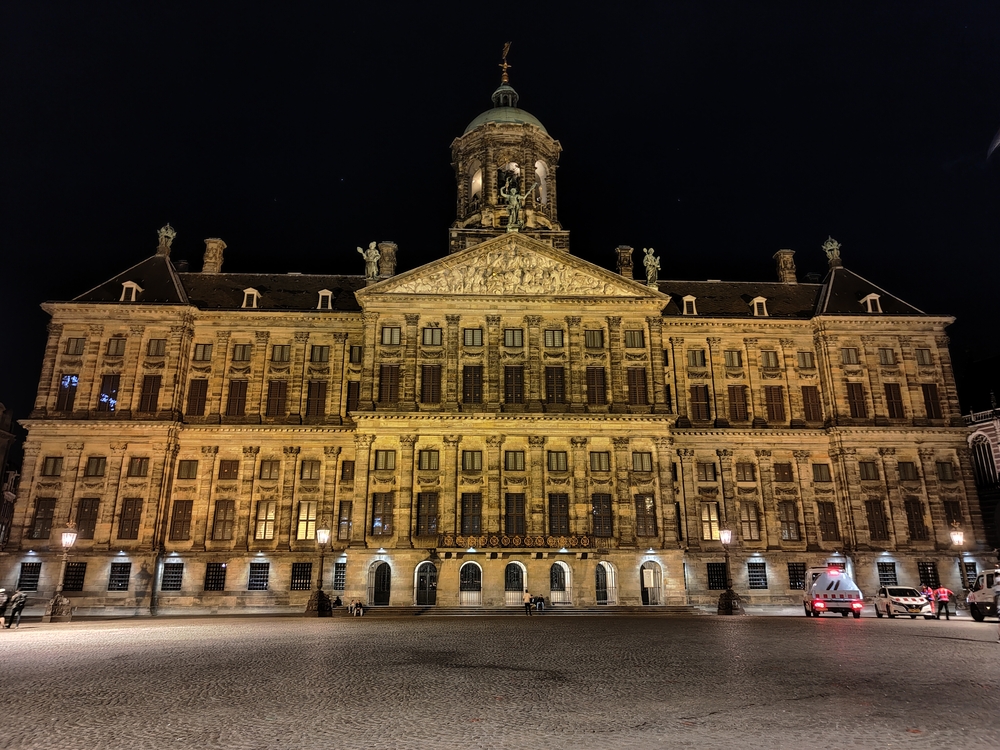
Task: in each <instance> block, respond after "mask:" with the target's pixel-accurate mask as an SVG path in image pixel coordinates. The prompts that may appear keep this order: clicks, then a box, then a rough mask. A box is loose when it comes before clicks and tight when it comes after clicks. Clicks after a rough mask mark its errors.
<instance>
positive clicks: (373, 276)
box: [358, 242, 382, 281]
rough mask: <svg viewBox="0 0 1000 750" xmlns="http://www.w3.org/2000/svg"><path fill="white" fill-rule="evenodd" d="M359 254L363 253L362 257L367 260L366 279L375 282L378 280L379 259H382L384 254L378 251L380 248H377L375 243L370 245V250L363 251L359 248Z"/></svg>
mask: <svg viewBox="0 0 1000 750" xmlns="http://www.w3.org/2000/svg"><path fill="white" fill-rule="evenodd" d="M358 252H359V253H361V257H362V258H364V259H365V279H367V280H368V281H375V280H377V279H378V259H379V258H381V257H382V254H381V253H380V252H379V251H378V247H376V246H375V243H374V242H370V243H368V249H367V250H362V249H361V248H360V247H359V248H358Z"/></svg>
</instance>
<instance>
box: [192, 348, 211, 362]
mask: <svg viewBox="0 0 1000 750" xmlns="http://www.w3.org/2000/svg"><path fill="white" fill-rule="evenodd" d="M210 359H212V345H211V344H195V345H194V361H195V362H208V361H209V360H210Z"/></svg>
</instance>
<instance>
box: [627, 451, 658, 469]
mask: <svg viewBox="0 0 1000 750" xmlns="http://www.w3.org/2000/svg"><path fill="white" fill-rule="evenodd" d="M652 470H653V454H652V453H650V452H649V451H632V471H652Z"/></svg>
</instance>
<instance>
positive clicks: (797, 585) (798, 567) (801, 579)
mask: <svg viewBox="0 0 1000 750" xmlns="http://www.w3.org/2000/svg"><path fill="white" fill-rule="evenodd" d="M805 587H806V564H805V563H797V562H790V563H788V588H790V589H792V590H793V591H803V590H804V589H805Z"/></svg>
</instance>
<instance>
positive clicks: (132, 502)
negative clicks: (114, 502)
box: [118, 497, 142, 539]
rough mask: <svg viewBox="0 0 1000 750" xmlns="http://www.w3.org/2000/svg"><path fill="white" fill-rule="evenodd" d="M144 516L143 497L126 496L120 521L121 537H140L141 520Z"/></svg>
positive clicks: (119, 531) (119, 536) (119, 533)
mask: <svg viewBox="0 0 1000 750" xmlns="http://www.w3.org/2000/svg"><path fill="white" fill-rule="evenodd" d="M141 518H142V499H141V498H138V497H130V498H126V499H125V501H124V502H123V503H122V514H121V518H120V519H119V521H118V538H119V539H138V538H139V521H140V519H141Z"/></svg>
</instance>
